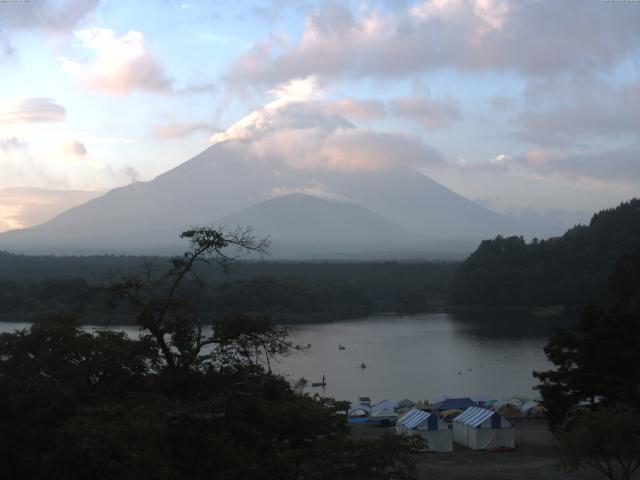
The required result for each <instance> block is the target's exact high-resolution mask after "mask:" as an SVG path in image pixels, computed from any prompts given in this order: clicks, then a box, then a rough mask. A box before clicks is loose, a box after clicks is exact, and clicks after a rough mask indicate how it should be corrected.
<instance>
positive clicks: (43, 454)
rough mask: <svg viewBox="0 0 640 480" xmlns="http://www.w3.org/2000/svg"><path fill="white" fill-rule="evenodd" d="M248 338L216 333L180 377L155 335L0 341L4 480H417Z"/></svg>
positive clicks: (69, 328) (56, 328) (225, 328)
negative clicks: (265, 359) (351, 431)
mask: <svg viewBox="0 0 640 480" xmlns="http://www.w3.org/2000/svg"><path fill="white" fill-rule="evenodd" d="M242 320H245V322H244V323H242V324H241V322H242ZM254 330H255V323H253V322H252V321H251V319H239V318H234V319H233V320H232V323H231V324H226V325H220V327H219V330H218V339H219V340H220V342H221V345H222V344H224V347H222V346H219V347H218V346H216V347H215V349H212V350H210V351H209V354H208V356H207V358H206V359H205V360H202V361H198V362H195V363H193V364H191V365H189V366H187V367H181V368H176V367H174V368H169V367H168V366H167V364H166V362H165V361H164V359H163V357H162V352H161V351H160V350H159V349H158V348H157V346H156V344H155V342H154V340H153V339H152V338H151V337H148V336H144V335H143V336H142V337H141V338H140V339H130V338H127V337H126V336H125V335H124V334H122V333H115V332H109V331H98V332H94V333H88V332H86V331H82V330H80V329H78V328H77V326H76V324H75V322H74V320H73V319H69V318H66V317H53V318H50V319H48V320H47V321H44V322H42V323H40V324H37V325H34V326H33V327H32V328H31V329H28V330H23V331H20V332H17V333H14V334H3V335H0V425H2V428H1V429H0V478H11V479H32V478H47V479H86V478H93V479H115V478H118V479H119V478H122V479H129V478H130V479H134V478H136V479H141V478H154V479H155V478H157V479H165V478H166V479H174V478H175V479H182V478H184V479H199V478H221V479H222V478H233V479H243V478H247V479H248V478H263V479H271V478H273V479H276V478H282V479H285V478H291V479H294V478H298V479H316V478H317V479H324V478H327V479H328V478H332V479H340V478H345V479H346V478H362V479H365V478H397V479H404V478H413V474H414V467H413V461H412V459H411V456H410V455H409V453H408V451H407V450H406V448H405V447H406V445H404V444H403V442H404V440H402V439H400V438H398V437H395V436H390V437H385V438H383V439H382V440H381V441H375V442H364V441H352V440H350V439H349V437H348V431H347V427H346V425H345V422H344V417H340V416H336V415H335V414H334V411H333V409H332V408H330V407H327V406H325V405H323V404H322V402H320V401H318V400H315V399H313V398H310V397H308V396H305V395H301V394H300V393H298V392H296V391H295V390H294V389H293V388H292V387H291V386H290V385H289V384H288V383H287V382H286V381H285V380H284V379H283V378H281V377H278V376H276V375H273V374H269V373H268V372H266V371H265V370H264V369H263V367H262V366H260V365H259V364H257V363H255V358H254V355H255V351H253V350H252V351H248V350H247V346H248V343H247V336H250V335H253V331H254ZM263 333H264V331H263Z"/></svg>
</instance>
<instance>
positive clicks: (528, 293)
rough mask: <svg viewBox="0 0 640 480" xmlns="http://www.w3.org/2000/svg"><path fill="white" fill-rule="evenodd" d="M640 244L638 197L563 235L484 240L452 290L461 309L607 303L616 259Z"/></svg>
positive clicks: (458, 273) (460, 270)
mask: <svg viewBox="0 0 640 480" xmlns="http://www.w3.org/2000/svg"><path fill="white" fill-rule="evenodd" d="M638 245H640V199H634V200H631V201H629V202H625V203H622V204H620V205H619V206H618V207H616V208H613V209H609V210H604V211H601V212H598V213H596V214H595V215H594V216H593V218H592V219H591V222H590V223H589V225H579V226H576V227H574V228H572V229H570V230H569V231H567V232H566V233H565V234H564V235H563V236H562V237H558V238H550V239H548V240H537V239H534V240H533V241H532V242H530V243H527V242H525V240H524V239H523V238H522V237H509V238H504V237H500V236H499V237H497V238H495V239H493V240H485V241H483V242H482V243H481V244H480V246H479V247H478V249H477V250H476V251H475V252H474V253H473V254H471V256H469V258H467V259H466V260H465V261H464V262H463V263H462V264H461V265H460V266H459V268H457V270H456V272H455V274H454V277H453V282H452V286H451V293H452V298H453V301H454V303H457V304H462V305H492V306H496V305H521V306H532V305H574V306H576V305H585V304H587V303H589V302H600V301H602V300H604V297H605V296H606V291H607V281H608V278H609V276H610V275H611V273H612V272H613V270H614V268H615V266H616V264H617V262H618V260H619V259H620V258H621V257H622V256H624V255H628V254H631V253H633V252H634V251H635V249H636V248H637V247H638Z"/></svg>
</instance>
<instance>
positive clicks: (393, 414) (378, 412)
mask: <svg viewBox="0 0 640 480" xmlns="http://www.w3.org/2000/svg"><path fill="white" fill-rule="evenodd" d="M397 408H398V404H397V403H396V402H392V401H391V400H383V401H381V402H378V403H376V404H375V405H374V406H372V407H371V420H372V421H374V422H376V423H379V424H380V425H393V424H394V423H396V420H397V419H398V413H397V411H396V410H397Z"/></svg>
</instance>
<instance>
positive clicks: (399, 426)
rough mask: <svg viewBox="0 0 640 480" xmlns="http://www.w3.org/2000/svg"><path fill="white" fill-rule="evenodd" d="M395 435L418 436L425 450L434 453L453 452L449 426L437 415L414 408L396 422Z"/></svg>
mask: <svg viewBox="0 0 640 480" xmlns="http://www.w3.org/2000/svg"><path fill="white" fill-rule="evenodd" d="M396 433H399V434H404V435H420V436H421V437H422V438H423V439H424V440H425V442H426V443H427V448H429V449H431V450H434V451H436V452H451V451H453V436H452V432H451V430H450V429H449V426H448V425H447V424H446V423H445V422H443V421H442V420H441V419H440V418H438V415H436V414H432V413H431V412H427V411H424V410H418V409H416V408H414V409H411V410H410V411H408V412H407V413H406V414H404V415H403V416H402V417H400V418H399V419H398V420H397V421H396Z"/></svg>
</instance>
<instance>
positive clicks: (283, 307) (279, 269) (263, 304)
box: [0, 252, 455, 323]
mask: <svg viewBox="0 0 640 480" xmlns="http://www.w3.org/2000/svg"><path fill="white" fill-rule="evenodd" d="M150 262H151V263H153V264H155V266H156V268H159V269H162V268H164V267H165V266H166V265H167V263H168V259H167V258H163V257H126V256H88V257H53V256H41V257H32V256H22V255H11V254H7V253H2V252H0V320H4V321H14V320H15V321H18V320H31V319H33V318H37V317H38V316H41V315H43V314H47V313H50V312H54V311H72V312H74V313H76V314H78V315H79V316H81V318H82V321H83V322H88V323H94V322H98V323H104V322H108V323H112V322H122V321H124V320H126V319H127V318H129V316H128V315H126V312H118V311H106V310H105V305H106V303H107V300H108V298H107V295H106V291H105V288H104V287H105V286H106V285H107V284H108V282H109V279H110V278H114V277H117V276H118V275H119V274H131V273H135V272H136V271H140V270H141V265H144V264H149V263H150ZM454 268H455V264H452V263H437V262H424V263H399V262H380V263H331V262H327V263H324V262H322V263H302V262H281V263H275V262H246V263H237V264H234V265H233V266H232V268H231V269H230V271H229V272H228V274H227V275H225V274H223V273H222V272H221V271H220V270H219V269H216V268H207V267H205V266H200V268H199V269H198V276H199V278H200V279H201V280H202V281H204V282H205V285H204V288H200V286H198V285H195V284H194V285H191V284H190V283H188V282H187V283H185V285H184V286H183V287H182V288H183V289H185V290H189V291H190V292H191V295H192V296H193V298H194V300H196V301H197V302H198V306H199V308H200V309H201V311H202V312H204V313H205V314H207V315H223V314H225V313H231V312H238V311H243V312H255V313H261V314H267V315H270V316H272V317H273V318H274V319H275V320H285V321H296V322H299V321H308V320H331V319H334V318H346V317H358V316H364V315H368V314H371V313H377V312H404V313H413V312H423V311H427V310H429V309H430V308H432V307H433V306H434V305H441V304H442V303H444V302H445V299H446V297H447V286H448V283H449V282H450V279H451V275H452V273H453V270H454ZM123 319H124V320H123Z"/></svg>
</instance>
